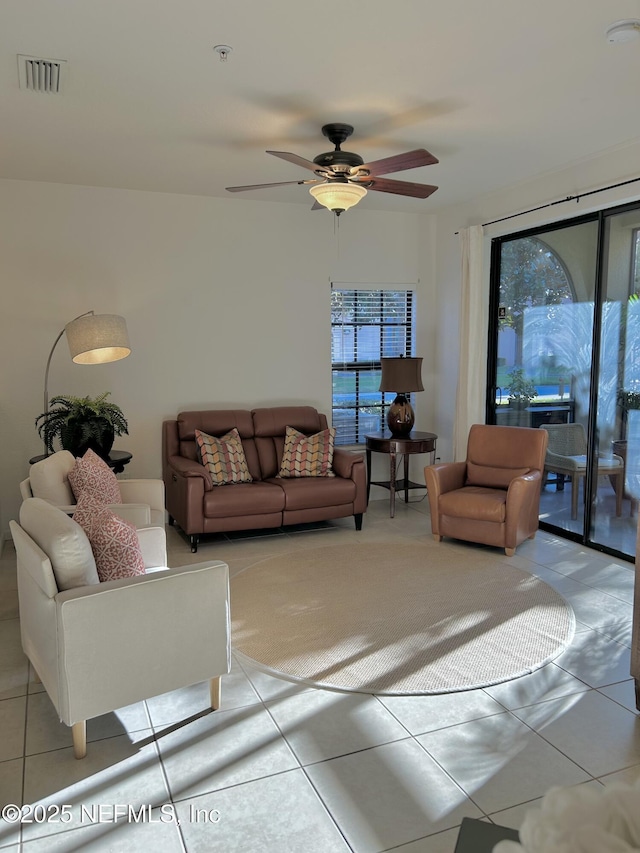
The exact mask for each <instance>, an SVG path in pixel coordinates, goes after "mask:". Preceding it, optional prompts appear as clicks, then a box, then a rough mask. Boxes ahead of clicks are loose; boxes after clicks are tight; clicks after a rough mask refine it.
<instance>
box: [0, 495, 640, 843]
mask: <svg viewBox="0 0 640 853" xmlns="http://www.w3.org/2000/svg"><path fill="white" fill-rule="evenodd" d="M380 494H381V495H382V496H383V498H384V497H385V493H382V492H380ZM418 496H419V494H418V493H416V499H415V502H411V503H409V504H408V505H405V504H404V503H403V502H399V505H398V506H397V514H396V517H395V518H394V519H393V520H392V519H390V518H389V514H388V513H389V505H388V497H386V499H381V500H374V501H372V503H371V504H370V508H369V511H368V512H367V515H366V516H365V521H364V527H363V530H362V531H361V532H360V533H356V532H355V530H354V529H353V522H352V521H351V520H347V519H345V520H343V521H339V522H335V523H333V524H330V525H326V526H325V527H324V529H320V530H306V531H300V532H295V533H286V534H282V533H280V534H274V535H269V536H260V537H256V538H238V539H234V540H233V541H230V540H229V539H228V538H226V537H219V538H217V539H213V540H209V541H208V542H205V543H204V544H202V545H201V547H200V551H199V553H198V557H197V560H198V561H201V560H205V559H207V557H212V558H216V559H223V560H225V561H226V562H228V563H229V566H230V569H231V571H232V572H236V571H239V570H241V569H243V568H245V567H246V566H247V565H249V564H251V563H252V562H253V561H255V560H256V559H259V558H260V557H263V556H265V555H273V554H277V553H279V552H281V551H285V550H291V549H294V548H306V547H318V546H322V545H324V544H325V543H326V544H327V545H330V544H338V543H339V542H341V541H345V542H353V541H359V542H371V541H383V540H385V541H393V540H397V541H402V542H406V541H407V539H411V538H423V537H425V536H427V535H429V530H430V528H429V520H428V516H427V511H428V510H427V505H426V501H419V500H417V497H418ZM168 539H169V545H170V560H169V562H170V564H171V565H182V564H186V563H189V562H192V561H193V559H194V558H193V556H192V555H191V553H190V552H189V548H188V546H187V544H186V542H185V540H184V539H182V538H181V537H180V535H179V533H178V532H177V531H176V530H175V529H173V528H169V529H168ZM438 547H442V550H443V553H446V548H447V543H446V542H444V543H442V546H438ZM474 550H475V546H469V555H470V559H472V557H473V553H474ZM494 553H496V555H498V556H499V558H500V559H504V560H508V561H510V562H512V563H513V564H514V565H517V566H519V567H520V568H523V569H526V570H528V571H531V572H533V573H536V574H538V575H540V576H541V577H542V578H543V579H544V580H545V581H547V582H548V583H550V584H552V585H553V586H554V587H556V588H557V589H558V590H559V591H560V592H561V593H562V594H563V595H564V596H565V597H566V598H567V599H568V600H570V601H571V603H572V604H573V606H574V608H575V612H576V616H577V619H578V620H579V624H578V631H577V633H576V636H575V640H574V642H573V644H572V645H571V647H570V648H569V649H568V650H567V651H566V652H564V653H563V654H562V655H561V657H559V658H557V659H556V661H554V662H553V663H551V664H549V665H548V666H546V667H544V668H543V669H541V670H538V671H537V672H536V673H534V674H533V675H530V676H526V677H524V678H520V679H517V680H515V681H512V682H508V683H506V684H501V685H498V686H496V687H490V688H487V689H485V690H474V691H470V692H466V693H459V694H447V695H441V696H415V697H400V696H396V697H391V696H380V697H376V696H368V695H360V694H346V693H334V692H330V691H324V690H314V689H309V688H308V687H301V686H299V685H295V684H292V683H290V682H287V681H284V680H280V679H277V678H274V677H272V676H269V675H266V674H264V673H262V672H260V671H258V670H256V669H253V668H252V667H249V666H246V665H243V666H241V665H240V664H239V662H238V661H237V660H235V659H234V664H233V670H232V672H231V674H230V675H228V676H225V677H224V679H223V689H222V709H221V710H220V711H217V712H215V713H214V712H207V711H206V709H207V701H208V688H207V685H195V686H193V687H190V688H187V689H185V690H180V691H176V692H175V693H172V694H167V695H164V696H158V697H155V698H154V699H150V700H149V701H148V702H144V703H140V704H139V705H135V706H132V707H129V708H123V709H122V710H120V711H118V712H117V713H115V714H109V715H105V716H104V717H101V718H99V719H96V720H92V721H90V722H89V724H88V740H89V749H88V755H87V758H85V759H84V760H83V761H76V760H75V759H74V757H73V753H72V749H71V737H70V734H69V731H68V729H67V728H66V727H65V726H63V725H61V724H60V723H59V722H58V720H57V717H56V714H55V711H54V709H53V707H52V705H51V703H50V701H49V699H48V697H47V695H46V694H45V693H43V692H42V687H41V686H40V685H38V684H36V683H34V682H33V681H32V680H30V676H29V666H28V663H27V661H26V659H25V657H24V655H23V654H22V651H21V647H20V637H19V624H18V618H17V594H16V589H15V586H16V583H15V554H14V552H13V549H12V546H11V544H10V543H7V545H6V546H5V549H4V555H3V558H2V560H0V602H1V604H0V804H1V805H6V804H8V803H16V804H18V805H21V804H29V805H31V806H33V808H32V809H31V814H30V816H31V818H32V822H31V823H25V824H23V825H22V827H20V826H19V825H18V824H15V823H9V822H7V821H2V820H0V849H2V851H4V850H8V851H9V850H10V851H18V850H22V851H24V853H40V851H43V853H44V851H47V853H49V851H118V853H121V851H127V853H129V851H144V853H148V851H154V853H158V852H159V853H164V851H166V853H173V851H189V853H192V851H222V853H232V851H251V853H254V851H269V853H271V851H273V853H286V851H291V853H299V851H302V850H304V851H305V853H316V851H317V853H333V852H334V851H335V853H340V851H357V853H373V851H385V850H401V851H402V853H453V850H454V847H455V843H456V838H457V834H458V826H459V824H460V822H461V820H462V818H463V817H464V816H471V817H480V818H485V819H489V820H492V821H494V822H496V823H500V824H504V825H507V826H513V827H518V826H519V825H520V823H521V821H522V819H523V817H524V815H525V813H526V810H527V808H529V807H531V806H532V805H534V804H535V803H536V801H537V800H539V798H540V797H541V796H542V795H543V794H544V793H545V791H547V790H548V789H549V788H550V787H551V786H553V785H575V784H590V785H595V786H600V785H607V784H610V783H611V782H613V781H623V782H630V781H634V780H635V779H636V778H637V777H638V776H640V717H638V716H637V715H636V713H635V702H634V690H633V682H632V680H631V679H630V677H629V654H630V652H629V647H630V641H631V634H630V623H631V592H632V588H633V569H632V566H631V564H629V563H625V562H616V561H614V560H612V559H610V558H608V557H606V556H604V555H602V554H599V553H597V552H594V551H589V550H588V549H584V548H581V547H578V546H575V545H573V544H571V543H569V542H566V541H564V540H562V539H559V538H556V537H553V536H551V535H549V534H545V533H542V532H540V533H539V534H538V536H537V537H536V539H535V540H534V541H528V542H526V543H524V544H523V545H522V546H521V547H520V548H519V549H518V552H517V554H516V556H515V557H513V558H511V559H510V560H509V559H508V558H506V557H504V556H500V552H498V551H495V552H494ZM63 804H68V805H69V806H70V807H71V809H66V810H65V812H64V813H61V812H59V811H58V807H61V806H62V805H63ZM36 805H37V806H38V808H36V807H35V806H36ZM116 806H117V807H118V809H124V810H125V813H124V814H121V815H120V811H118V812H117V813H118V815H120V817H119V820H117V821H115V820H114V808H115V807H116ZM129 807H131V808H132V809H133V811H132V812H129V813H126V810H127V809H128V808H129ZM67 813H68V814H67ZM47 815H48V816H49V818H50V820H49V821H48V822H44V823H43V822H42V818H43V817H44V816H47ZM69 817H70V819H69V820H68V818H69ZM136 817H138V818H139V819H138V820H137V821H136V819H135V818H136ZM174 817H175V819H176V820H175V821H174V820H173V819H172V818H174ZM56 818H57V819H56ZM177 821H179V825H178V823H177Z"/></svg>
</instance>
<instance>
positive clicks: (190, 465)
mask: <svg viewBox="0 0 640 853" xmlns="http://www.w3.org/2000/svg"><path fill="white" fill-rule="evenodd" d="M168 464H169V467H170V468H171V469H172V471H173V472H175V474H176V475H178V476H182V477H200V478H201V479H202V480H204V488H205V491H207V492H209V491H211V489H213V481H212V479H211V474H209V472H208V471H207V469H206V468H205V467H204V465H201V464H200V463H199V462H194V461H193V460H192V459H186V458H185V457H184V456H171V457H169V460H168Z"/></svg>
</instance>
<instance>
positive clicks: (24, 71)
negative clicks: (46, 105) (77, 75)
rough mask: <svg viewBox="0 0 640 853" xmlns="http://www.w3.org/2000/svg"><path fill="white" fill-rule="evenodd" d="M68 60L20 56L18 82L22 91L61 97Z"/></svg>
mask: <svg viewBox="0 0 640 853" xmlns="http://www.w3.org/2000/svg"><path fill="white" fill-rule="evenodd" d="M66 64H67V61H66V59H43V58H42V57H39V56H25V55H24V54H21V53H19V54H18V80H19V83H20V88H21V89H29V90H30V91H31V92H44V93H46V94H48V95H60V94H61V93H62V84H63V82H64V70H65V67H66Z"/></svg>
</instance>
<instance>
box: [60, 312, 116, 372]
mask: <svg viewBox="0 0 640 853" xmlns="http://www.w3.org/2000/svg"><path fill="white" fill-rule="evenodd" d="M65 333H66V336H67V343H68V344H69V352H70V353H71V359H72V360H73V361H74V362H75V363H76V364H103V363H105V362H108V361H119V360H120V359H121V358H126V357H127V356H128V355H129V354H130V353H131V347H130V345H129V335H128V333H127V324H126V322H125V319H124V317H120V316H119V315H118V314H85V315H83V316H82V317H77V318H76V319H75V320H71V322H70V323H67V325H66V326H65Z"/></svg>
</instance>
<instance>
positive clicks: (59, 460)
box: [29, 450, 76, 506]
mask: <svg viewBox="0 0 640 853" xmlns="http://www.w3.org/2000/svg"><path fill="white" fill-rule="evenodd" d="M75 462H76V460H75V456H74V455H73V453H69V451H68V450H59V451H58V452H57V453H53V454H52V455H51V456H47V457H46V458H45V459H41V460H40V462H35V463H34V464H33V465H32V466H31V468H30V469H29V484H30V486H31V494H32V495H33V497H34V498H42V500H45V501H49V503H52V504H55V505H56V506H69V504H73V503H75V499H74V497H73V491H72V489H71V484H70V483H69V471H71V469H72V468H73V466H74V465H75Z"/></svg>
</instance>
